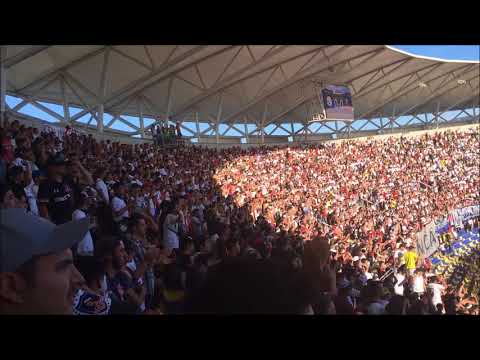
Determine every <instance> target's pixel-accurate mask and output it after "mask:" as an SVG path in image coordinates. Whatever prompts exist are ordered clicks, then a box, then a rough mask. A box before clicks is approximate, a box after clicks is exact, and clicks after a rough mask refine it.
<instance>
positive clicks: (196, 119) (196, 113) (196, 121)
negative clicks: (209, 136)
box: [195, 111, 201, 142]
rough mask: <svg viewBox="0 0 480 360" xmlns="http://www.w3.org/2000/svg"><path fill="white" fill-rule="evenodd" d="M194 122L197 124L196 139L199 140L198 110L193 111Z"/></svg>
mask: <svg viewBox="0 0 480 360" xmlns="http://www.w3.org/2000/svg"><path fill="white" fill-rule="evenodd" d="M195 124H196V125H197V141H198V142H200V136H201V135H200V123H199V122H198V111H195Z"/></svg>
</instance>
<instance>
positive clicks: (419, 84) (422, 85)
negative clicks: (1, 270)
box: [418, 82, 428, 88]
mask: <svg viewBox="0 0 480 360" xmlns="http://www.w3.org/2000/svg"><path fill="white" fill-rule="evenodd" d="M418 86H420V87H423V88H426V87H427V86H428V85H427V84H425V83H423V82H421V83H418Z"/></svg>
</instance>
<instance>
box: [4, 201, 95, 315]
mask: <svg viewBox="0 0 480 360" xmlns="http://www.w3.org/2000/svg"><path fill="white" fill-rule="evenodd" d="M88 228H89V219H88V218H85V219H82V220H79V221H71V222H68V223H66V224H63V225H60V226H56V225H54V224H53V223H51V222H50V221H48V220H46V219H43V218H40V217H38V216H34V215H32V214H28V213H26V212H25V210H24V209H1V210H0V314H11V315H14V314H42V315H44V314H45V315H46V314H65V315H69V314H72V311H73V299H74V296H75V293H76V291H77V290H78V289H79V288H80V287H81V286H83V284H84V282H85V281H84V279H83V277H82V275H81V274H80V273H79V272H78V270H77V269H76V268H75V266H74V264H73V256H72V252H71V250H70V248H71V247H73V246H74V245H75V244H76V243H77V242H79V241H81V240H82V239H83V237H84V236H85V234H86V233H87V231H88Z"/></svg>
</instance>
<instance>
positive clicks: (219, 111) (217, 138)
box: [215, 93, 223, 148]
mask: <svg viewBox="0 0 480 360" xmlns="http://www.w3.org/2000/svg"><path fill="white" fill-rule="evenodd" d="M222 107H223V93H220V96H219V98H218V107H217V117H216V124H215V143H216V144H217V148H218V144H219V143H220V133H219V129H220V119H221V118H222Z"/></svg>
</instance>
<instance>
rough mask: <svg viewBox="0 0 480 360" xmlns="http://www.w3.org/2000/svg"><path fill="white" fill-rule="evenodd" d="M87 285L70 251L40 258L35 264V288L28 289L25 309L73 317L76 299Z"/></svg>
mask: <svg viewBox="0 0 480 360" xmlns="http://www.w3.org/2000/svg"><path fill="white" fill-rule="evenodd" d="M84 281H85V280H84V279H83V277H82V275H81V274H80V273H79V272H78V270H77V268H76V267H75V265H73V256H72V251H71V250H70V249H67V250H63V251H61V252H59V253H55V254H50V255H46V256H40V257H39V258H38V259H37V261H36V263H35V272H34V277H33V284H29V285H27V289H26V290H25V293H24V296H23V304H22V306H25V309H26V311H27V312H28V313H31V314H51V315H53V314H63V315H71V314H72V308H73V297H74V295H75V293H76V291H77V289H78V288H79V287H80V286H81V285H82V283H83V282H84Z"/></svg>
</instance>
